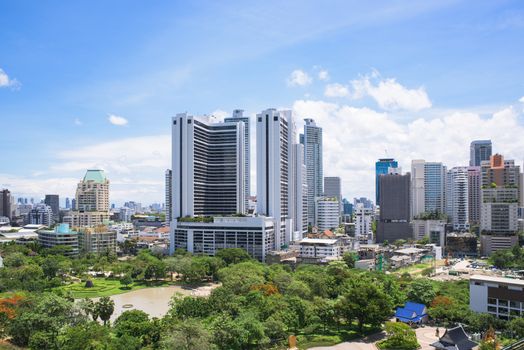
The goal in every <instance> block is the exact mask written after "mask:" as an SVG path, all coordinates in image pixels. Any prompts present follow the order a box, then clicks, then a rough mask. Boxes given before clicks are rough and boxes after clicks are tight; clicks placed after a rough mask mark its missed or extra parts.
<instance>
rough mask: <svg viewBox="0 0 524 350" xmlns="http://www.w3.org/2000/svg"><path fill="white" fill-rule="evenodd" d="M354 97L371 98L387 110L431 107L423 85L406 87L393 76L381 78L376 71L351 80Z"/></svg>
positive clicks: (418, 109)
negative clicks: (412, 87)
mask: <svg viewBox="0 0 524 350" xmlns="http://www.w3.org/2000/svg"><path fill="white" fill-rule="evenodd" d="M351 85H352V87H353V95H352V97H353V98H354V99H360V98H363V97H366V96H369V97H371V98H373V99H374V100H375V101H376V102H377V104H378V105H379V106H380V108H382V109H384V110H387V111H394V110H406V111H414V112H417V111H420V110H423V109H426V108H430V107H431V101H430V99H429V97H428V94H427V93H426V90H425V89H424V87H418V88H416V89H408V88H406V87H405V86H403V85H401V84H400V83H398V82H397V81H396V79H394V78H389V79H382V78H381V77H380V74H379V73H378V71H373V73H372V74H370V75H364V76H362V77H360V78H359V79H355V80H353V81H351Z"/></svg>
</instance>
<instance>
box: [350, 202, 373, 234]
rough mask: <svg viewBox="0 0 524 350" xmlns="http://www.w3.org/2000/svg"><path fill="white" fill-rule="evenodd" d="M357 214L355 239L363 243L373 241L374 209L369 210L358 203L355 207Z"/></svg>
mask: <svg viewBox="0 0 524 350" xmlns="http://www.w3.org/2000/svg"><path fill="white" fill-rule="evenodd" d="M354 212H355V238H357V239H359V240H362V241H372V240H373V230H372V227H371V225H372V222H373V215H374V212H373V208H367V207H365V206H364V205H363V204H362V203H357V205H355V207H354Z"/></svg>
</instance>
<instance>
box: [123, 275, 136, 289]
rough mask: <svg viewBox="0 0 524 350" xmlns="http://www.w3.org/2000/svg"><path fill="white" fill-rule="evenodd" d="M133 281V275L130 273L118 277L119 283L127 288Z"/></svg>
mask: <svg viewBox="0 0 524 350" xmlns="http://www.w3.org/2000/svg"><path fill="white" fill-rule="evenodd" d="M132 283H133V277H131V275H124V276H122V278H120V284H121V285H123V286H124V287H125V288H129V286H130V285H131V284H132Z"/></svg>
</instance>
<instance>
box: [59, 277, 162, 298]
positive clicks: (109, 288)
mask: <svg viewBox="0 0 524 350" xmlns="http://www.w3.org/2000/svg"><path fill="white" fill-rule="evenodd" d="M92 281H93V287H92V288H86V287H85V282H78V283H72V284H68V285H66V286H60V287H57V288H55V290H60V291H62V292H71V293H72V294H73V297H74V298H77V299H81V298H99V297H106V296H111V295H115V294H122V293H127V292H130V291H133V290H138V289H142V288H149V287H161V286H167V285H169V284H170V283H169V282H167V281H158V282H147V283H143V282H135V283H133V284H131V285H130V286H129V287H123V286H122V284H121V283H120V281H119V280H111V279H104V278H94V279H92Z"/></svg>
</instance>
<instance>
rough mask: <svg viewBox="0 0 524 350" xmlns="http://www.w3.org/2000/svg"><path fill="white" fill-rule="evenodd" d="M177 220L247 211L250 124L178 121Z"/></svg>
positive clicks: (174, 143)
mask: <svg viewBox="0 0 524 350" xmlns="http://www.w3.org/2000/svg"><path fill="white" fill-rule="evenodd" d="M171 126H172V135H173V137H172V163H173V165H172V169H171V170H172V179H173V181H172V199H173V204H172V205H173V212H172V219H176V218H180V217H185V216H190V217H191V216H214V215H231V214H235V213H242V214H244V213H247V207H246V204H247V200H246V198H245V194H246V191H245V188H244V187H245V185H246V180H245V177H246V176H248V174H246V173H245V171H246V168H245V166H244V162H245V152H244V147H245V138H244V132H245V127H244V122H242V121H238V122H229V123H216V122H212V121H211V120H210V119H209V118H208V117H197V116H191V115H188V114H187V113H181V114H177V115H176V116H175V117H173V118H172V125H171Z"/></svg>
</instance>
